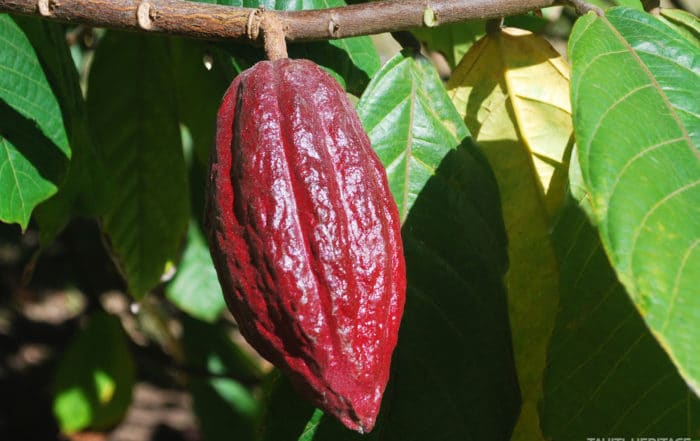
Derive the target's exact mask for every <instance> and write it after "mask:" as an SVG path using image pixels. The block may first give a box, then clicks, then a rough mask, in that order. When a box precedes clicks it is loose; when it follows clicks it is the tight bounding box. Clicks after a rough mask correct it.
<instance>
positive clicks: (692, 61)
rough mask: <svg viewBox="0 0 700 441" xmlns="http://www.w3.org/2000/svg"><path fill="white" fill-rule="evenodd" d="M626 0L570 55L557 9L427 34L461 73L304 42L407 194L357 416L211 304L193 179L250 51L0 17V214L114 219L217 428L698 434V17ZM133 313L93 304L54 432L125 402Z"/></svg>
mask: <svg viewBox="0 0 700 441" xmlns="http://www.w3.org/2000/svg"><path fill="white" fill-rule="evenodd" d="M212 2H213V1H212ZM217 3H220V4H223V5H230V6H244V7H260V6H264V7H266V8H268V9H280V10H300V9H317V8H327V7H336V6H343V5H345V2H343V1H342V0H303V1H302V0H296V1H291V0H287V1H256V0H250V1H249V0H244V1H232V0H231V1H229V0H222V1H218V2H217ZM596 3H597V4H599V5H600V6H602V7H608V6H610V3H609V2H602V1H600V2H596ZM616 3H617V4H622V5H623V6H618V7H612V8H609V9H606V10H605V13H604V14H603V15H596V14H594V13H589V14H587V15H584V16H582V17H578V18H576V19H575V21H574V22H573V24H572V23H569V25H571V24H572V29H571V33H570V36H569V38H568V51H567V54H566V57H562V56H561V55H560V54H559V53H557V51H555V50H554V49H553V48H552V47H551V46H550V44H549V43H548V42H547V41H546V40H544V39H543V38H542V37H541V36H540V35H538V33H541V32H548V29H549V28H550V25H551V24H552V21H553V18H552V17H554V16H555V15H556V16H559V15H557V14H561V11H559V10H547V11H545V13H544V14H543V16H542V17H540V16H538V15H528V16H522V17H513V18H509V19H508V20H507V24H508V25H510V26H517V27H518V28H527V29H529V31H525V30H522V29H514V28H513V27H509V28H505V29H502V30H500V31H498V30H497V31H493V32H489V33H486V31H485V27H484V23H483V22H469V23H461V24H455V25H449V26H442V27H430V28H427V27H426V28H423V29H420V30H416V31H414V35H415V37H416V38H417V39H418V40H420V41H421V42H423V44H424V48H425V49H426V50H427V51H428V52H431V51H432V52H439V53H441V54H442V55H443V56H444V57H445V60H446V61H447V64H448V65H449V75H448V76H449V79H448V80H447V82H446V83H445V82H444V81H443V79H442V78H441V77H440V75H439V74H438V71H437V70H436V68H435V66H434V65H433V63H431V61H430V60H429V59H428V58H426V57H424V56H423V55H421V54H420V53H416V52H415V51H414V50H413V49H411V48H406V49H403V50H402V51H400V52H399V53H395V54H391V56H387V55H386V54H384V53H382V54H381V55H382V56H381V57H380V52H379V51H378V50H377V45H376V44H375V42H376V41H377V40H372V39H371V38H370V37H356V38H349V39H342V40H334V41H330V42H314V43H297V44H292V45H290V48H289V53H290V56H291V57H296V58H309V59H311V60H313V61H315V62H316V63H318V64H320V65H321V66H323V67H324V68H325V69H327V70H328V71H329V72H331V74H332V75H333V76H334V77H335V78H337V79H338V81H339V82H340V83H341V85H342V86H343V87H344V88H345V90H346V91H347V92H348V93H349V94H351V95H354V96H355V97H356V98H357V104H356V109H357V112H358V115H359V116H360V119H361V121H362V124H363V126H364V128H365V130H366V132H367V133H368V135H369V137H370V140H371V142H372V145H373V147H374V149H375V151H376V152H377V154H378V156H379V158H380V159H381V161H382V163H383V164H384V166H385V169H386V173H387V176H388V181H389V185H390V188H391V191H392V194H393V196H394V198H395V200H396V203H397V206H398V209H399V213H400V216H401V221H402V237H403V242H404V250H405V258H406V264H407V274H408V288H407V300H406V309H405V313H404V318H403V321H402V324H401V329H400V335H399V343H398V346H397V348H396V350H395V353H394V357H393V363H392V374H391V379H390V381H389V385H388V387H387V389H386V392H385V394H384V399H383V402H382V410H381V413H380V415H379V418H378V420H377V425H376V427H375V429H374V431H373V432H371V433H370V434H367V435H359V434H356V433H353V432H350V431H348V430H347V429H345V428H343V427H342V426H341V425H340V423H338V422H337V421H335V420H333V419H332V418H331V417H330V416H326V415H324V414H323V413H322V412H321V411H320V410H317V409H313V408H312V407H311V406H310V405H308V404H306V403H305V401H304V400H303V399H302V398H300V397H299V396H298V395H297V393H296V392H295V390H294V389H293V388H292V386H291V385H290V383H289V382H288V381H287V379H286V378H285V377H284V376H283V375H282V374H280V373H279V372H277V371H276V370H271V371H270V369H268V367H266V365H265V364H264V363H262V362H261V361H260V360H258V359H257V358H256V357H255V356H253V355H251V354H250V353H249V352H247V350H246V349H244V347H243V345H241V344H240V342H237V340H236V339H235V338H233V337H232V335H231V327H230V323H229V322H228V321H227V320H226V319H225V318H224V317H223V315H224V314H223V313H224V310H225V302H224V299H223V296H222V293H221V288H220V286H219V283H218V280H217V275H216V271H215V270H214V267H213V263H212V259H211V257H210V255H209V249H208V246H207V243H206V240H205V235H204V232H203V230H202V222H201V215H202V212H203V207H204V204H205V202H204V193H205V189H204V183H205V181H206V179H205V178H206V176H207V173H208V172H207V163H208V157H209V150H210V148H211V145H212V143H213V139H214V129H215V119H216V112H217V108H218V106H219V103H220V100H221V97H222V95H223V93H224V91H225V90H226V88H227V87H228V86H229V84H230V82H231V80H232V79H233V78H234V77H235V76H236V75H237V74H238V73H239V72H240V71H242V70H243V69H245V68H246V67H249V66H252V65H253V64H254V63H255V62H257V61H259V60H260V59H262V57H263V54H262V52H261V51H260V50H259V49H256V48H251V47H244V46H241V45H237V44H232V43H212V42H204V41H189V40H184V39H180V38H172V37H163V36H152V35H146V34H135V33H123V32H118V31H113V30H109V31H100V32H98V33H96V35H97V37H98V44H97V45H96V49H94V50H90V51H86V53H88V55H87V56H85V57H83V55H81V57H82V58H81V60H89V65H88V66H87V67H86V68H84V66H82V65H80V66H78V67H80V69H78V68H77V67H76V63H75V62H74V58H73V56H72V55H71V48H69V47H68V46H67V44H66V40H65V31H66V29H65V27H63V26H61V25H57V24H54V23H49V22H43V21H38V20H35V19H29V18H20V17H11V16H8V15H0V221H2V222H4V223H15V224H18V225H19V226H20V227H21V229H22V231H26V230H27V229H36V230H38V232H39V235H40V242H41V245H40V246H41V250H44V249H46V247H48V246H49V245H50V244H51V243H52V242H53V241H54V240H55V239H56V237H58V236H59V235H60V234H61V231H62V230H63V228H64V227H65V226H66V225H68V224H69V223H70V222H71V221H72V220H73V219H74V218H77V217H87V218H92V219H96V220H97V221H98V222H99V225H100V231H101V235H102V237H103V238H104V244H105V247H106V248H107V249H108V251H109V253H110V255H111V256H112V258H113V260H114V262H115V266H116V268H117V269H118V270H119V272H120V274H121V275H122V277H123V279H124V281H125V286H126V290H127V291H128V293H129V295H131V296H132V297H133V298H134V300H135V301H137V302H140V303H138V304H139V305H144V308H145V309H146V310H148V309H149V308H150V307H148V305H149V302H150V301H151V300H152V299H157V302H159V303H157V304H158V305H159V306H157V308H160V309H162V311H161V312H159V314H165V315H166V319H164V321H167V319H168V318H173V319H174V320H176V321H177V322H178V323H179V325H180V327H181V330H180V334H179V335H180V338H179V340H177V339H176V340H175V341H171V342H170V343H171V346H172V347H173V348H175V349H171V350H170V352H171V354H170V355H172V356H173V359H174V360H175V361H176V362H177V364H178V367H179V368H180V369H181V370H182V371H183V372H184V380H183V383H182V384H183V388H185V389H186V390H187V391H188V393H189V394H191V396H192V399H193V409H194V412H195V413H196V416H197V421H198V424H199V429H200V432H201V434H202V437H203V438H204V439H206V440H218V439H221V440H224V439H240V440H244V441H247V440H250V441H253V440H261V441H262V440H276V441H286V440H304V441H311V440H314V441H326V440H334V441H335V440H341V441H342V440H354V439H358V440H359V439H366V440H375V439H376V440H396V441H411V440H426V439H430V440H432V439H436V440H444V441H452V440H454V441H463V440H486V441H491V440H493V441H501V440H502V441H506V440H527V441H536V440H557V441H558V440H562V441H566V440H575V439H586V438H590V437H602V436H605V437H633V436H634V437H700V401H699V400H698V395H699V394H700V20H698V18H697V17H695V16H693V15H691V14H689V13H687V12H684V11H677V10H662V11H661V13H660V15H659V16H653V15H651V14H648V13H646V12H644V11H643V10H642V8H641V4H640V2H639V1H637V0H626V1H624V2H616ZM569 12H570V11H569ZM569 12H566V13H565V14H564V15H561V17H562V18H561V20H567V19H568V17H569V15H567V14H569ZM382 60H383V61H382ZM79 64H80V63H79ZM173 273H174V274H173ZM144 314H145V313H144ZM159 317H161V318H162V316H159ZM156 321H157V320H156ZM123 323H125V321H124V319H123V317H122V321H120V320H118V319H117V318H116V317H115V316H113V315H109V314H107V313H105V312H103V311H100V310H99V308H98V309H96V310H90V312H89V313H87V314H86V318H85V320H84V322H83V325H82V327H81V329H80V330H79V332H78V333H77V334H76V335H75V336H74V337H73V338H72V340H71V343H70V344H69V346H68V348H67V349H66V351H65V353H64V354H62V355H61V356H60V359H59V361H58V365H57V368H56V371H55V381H54V383H53V384H54V387H53V392H54V406H53V408H54V414H55V416H56V418H57V421H58V423H59V426H60V429H61V431H63V432H64V433H66V434H72V433H75V432H78V431H81V430H109V429H111V428H113V427H114V426H115V425H116V424H118V423H119V421H120V420H121V419H122V418H123V416H124V414H125V412H126V411H127V409H128V406H129V404H130V402H131V396H132V392H131V391H132V388H133V386H134V384H135V382H136V380H137V373H136V368H135V363H136V360H137V357H135V355H134V354H135V351H134V350H133V349H134V344H133V342H132V340H131V339H130V337H129V335H127V334H126V333H125V331H124V326H123ZM167 351H168V350H167V349H166V352H167Z"/></svg>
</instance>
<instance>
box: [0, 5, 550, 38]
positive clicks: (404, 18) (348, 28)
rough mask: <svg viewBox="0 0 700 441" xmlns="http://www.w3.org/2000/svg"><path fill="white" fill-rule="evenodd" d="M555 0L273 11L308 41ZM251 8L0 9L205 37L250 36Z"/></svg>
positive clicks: (512, 11) (517, 10)
mask: <svg viewBox="0 0 700 441" xmlns="http://www.w3.org/2000/svg"><path fill="white" fill-rule="evenodd" d="M554 4H557V0H460V1H457V0H384V1H378V2H370V3H361V4H355V5H349V6H345V7H340V8H330V9H322V10H313V11H288V12H285V11H279V12H275V14H276V15H277V16H278V18H279V20H280V21H281V22H282V26H283V29H284V34H285V36H286V39H287V41H307V40H328V39H334V38H344V37H352V36H356V35H370V34H378V33H381V32H392V31H401V30H406V29H411V28H418V27H423V26H437V25H441V24H447V23H456V22H462V21H466V20H474V19H490V18H499V17H503V16H509V15H516V14H522V13H525V12H528V11H531V10H533V9H538V8H544V7H547V6H552V5H554ZM253 11H254V10H253V9H250V8H237V7H231V6H221V5H214V4H207V3H195V2H190V1H184V0H0V12H9V13H11V14H21V15H32V16H39V17H43V18H45V19H49V20H56V21H61V22H65V23H74V24H82V25H88V26H95V27H106V28H113V29H124V30H131V31H142V32H144V31H148V32H157V33H165V34H170V35H179V36H183V37H191V38H200V39H207V40H222V39H232V40H250V35H251V34H250V33H249V32H248V31H249V30H248V29H247V28H248V22H249V20H248V19H249V17H250V16H251V13H252V12H253ZM266 12H268V13H270V12H272V11H266ZM426 17H429V18H430V20H426Z"/></svg>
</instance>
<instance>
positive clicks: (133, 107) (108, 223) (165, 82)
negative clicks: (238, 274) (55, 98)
mask: <svg viewBox="0 0 700 441" xmlns="http://www.w3.org/2000/svg"><path fill="white" fill-rule="evenodd" d="M170 66H171V64H170V57H169V53H168V42H167V40H165V39H164V38H159V37H154V36H143V35H136V34H127V33H118V32H108V33H107V35H106V36H105V37H104V38H103V39H102V40H101V41H100V46H99V48H98V50H97V52H96V53H95V59H94V62H93V65H92V71H91V74H90V78H89V84H88V110H89V117H90V122H91V124H92V127H93V129H94V132H95V137H96V139H97V141H98V142H99V147H100V149H101V153H102V154H103V156H104V158H105V162H106V165H107V171H106V173H105V176H104V178H103V179H105V181H106V182H107V183H108V186H109V188H108V189H107V197H108V201H109V203H110V206H109V207H108V208H107V210H106V212H105V214H104V217H103V219H102V221H103V222H102V227H103V229H104V232H105V233H106V234H107V236H108V239H109V241H110V242H111V246H112V249H113V252H114V254H115V256H116V258H117V261H118V263H119V264H120V267H121V268H122V270H123V272H124V274H125V276H126V280H127V282H128V286H129V291H130V293H131V294H132V295H134V296H135V297H137V298H140V297H141V296H143V295H144V294H145V293H146V292H147V291H148V290H149V289H151V288H153V287H154V286H155V285H156V284H157V283H158V282H159V280H160V277H161V274H162V273H163V271H164V269H165V267H166V263H167V262H170V261H175V259H176V257H177V254H178V249H179V247H180V243H181V239H182V237H183V236H184V233H185V231H186V229H187V223H188V220H189V208H188V207H189V192H188V186H187V176H186V171H185V161H184V158H183V153H182V144H181V141H180V131H179V128H178V117H177V108H176V105H175V95H174V86H173V81H172V76H171V75H172V72H171V70H170Z"/></svg>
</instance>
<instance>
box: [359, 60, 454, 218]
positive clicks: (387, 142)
mask: <svg viewBox="0 0 700 441" xmlns="http://www.w3.org/2000/svg"><path fill="white" fill-rule="evenodd" d="M357 113H358V115H359V116H360V120H361V121H362V124H363V125H364V128H365V130H366V131H367V134H368V135H369V138H370V140H371V141H372V147H374V149H375V150H376V152H377V154H378V155H379V158H380V159H381V160H382V162H383V164H384V166H385V167H386V171H387V175H388V178H389V186H390V187H391V192H392V193H393V195H394V198H395V199H396V201H397V205H398V207H399V213H400V215H401V219H402V220H405V219H406V216H407V215H408V212H409V210H410V209H411V206H412V205H413V203H414V202H415V200H416V198H417V197H418V194H419V193H420V192H421V191H422V189H423V187H424V186H425V183H426V182H427V181H428V179H430V177H431V176H433V175H434V174H435V170H436V168H437V166H438V165H439V164H440V161H442V159H443V157H444V156H445V155H446V154H447V153H448V152H450V151H451V150H454V149H455V148H456V147H457V146H458V145H459V144H460V142H461V140H462V139H463V138H464V137H466V136H467V135H468V132H467V129H466V127H465V126H464V123H463V122H462V119H461V118H460V117H459V114H458V113H457V111H456V110H455V108H454V106H453V105H452V103H451V102H450V100H449V97H448V96H447V93H446V92H445V87H444V86H443V85H442V81H441V80H440V78H439V77H438V74H437V72H436V71H435V68H433V66H432V65H431V64H430V62H429V61H427V60H426V59H424V58H423V57H421V56H420V55H416V56H415V57H413V56H411V55H410V54H409V53H408V52H407V51H405V52H404V53H400V54H397V55H396V56H395V57H394V58H392V59H391V60H389V61H388V62H387V63H386V64H385V65H384V66H383V67H382V69H381V70H380V71H379V72H378V73H377V75H375V77H374V78H373V79H372V82H371V83H370V84H369V86H367V89H366V90H365V93H364V94H363V95H362V98H361V99H360V101H359V102H358V103H357Z"/></svg>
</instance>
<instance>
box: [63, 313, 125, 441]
mask: <svg viewBox="0 0 700 441" xmlns="http://www.w3.org/2000/svg"><path fill="white" fill-rule="evenodd" d="M134 378H135V373H134V363H133V361H132V359H131V353H130V352H129V347H128V343H127V339H126V335H125V334H124V331H123V330H122V327H121V324H120V323H119V319H118V318H116V317H114V316H111V315H108V314H106V313H104V312H97V313H95V314H94V315H93V316H92V317H90V321H89V322H88V325H87V326H86V327H85V329H83V330H82V331H81V332H80V333H79V334H78V335H77V336H76V337H75V339H74V340H73V341H72V342H71V343H70V345H69V346H68V348H67V349H66V352H65V353H64V354H63V356H62V357H61V360H60V362H59V364H58V368H57V371H56V379H55V397H54V402H53V409H54V414H55V415H56V418H57V419H58V423H59V426H60V428H61V431H63V432H64V433H72V432H76V431H78V430H82V429H85V428H87V427H90V428H93V429H107V428H110V427H111V426H113V425H114V424H116V423H117V422H119V420H120V419H121V418H122V417H123V416H124V414H125V413H126V409H127V408H128V407H129V404H130V403H131V389H132V387H133V385H134Z"/></svg>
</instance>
